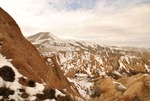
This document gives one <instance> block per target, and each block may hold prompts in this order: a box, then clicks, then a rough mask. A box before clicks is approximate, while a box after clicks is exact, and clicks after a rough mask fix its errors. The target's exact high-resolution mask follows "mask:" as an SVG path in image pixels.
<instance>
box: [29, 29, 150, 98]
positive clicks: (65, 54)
mask: <svg viewBox="0 0 150 101" xmlns="http://www.w3.org/2000/svg"><path fill="white" fill-rule="evenodd" d="M27 39H28V40H29V41H30V42H31V43H32V44H33V45H35V46H36V48H37V49H38V50H39V52H40V53H41V55H42V56H43V58H44V59H45V61H47V64H49V65H50V66H53V65H54V64H53V63H52V60H53V58H52V57H54V56H55V59H56V60H58V63H59V64H60V65H61V69H62V70H63V71H64V74H65V75H66V77H67V78H68V80H69V81H70V82H72V83H73V84H74V85H75V86H76V87H77V89H78V91H79V93H80V94H81V95H83V96H84V97H85V98H86V100H92V101H93V100H94V101H104V99H105V101H149V100H150V75H149V74H150V49H148V48H134V47H116V46H106V45H101V44H97V43H91V42H85V41H75V40H62V39H59V38H58V37H56V36H54V35H53V34H51V33H49V32H41V33H38V34H35V35H33V36H30V37H28V38H27Z"/></svg>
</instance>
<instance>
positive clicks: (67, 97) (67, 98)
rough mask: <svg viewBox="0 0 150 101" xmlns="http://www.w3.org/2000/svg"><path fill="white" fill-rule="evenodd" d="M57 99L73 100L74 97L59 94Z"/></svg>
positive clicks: (62, 100)
mask: <svg viewBox="0 0 150 101" xmlns="http://www.w3.org/2000/svg"><path fill="white" fill-rule="evenodd" d="M56 101H72V98H71V96H70V95H66V96H60V95H58V98H57V99H56Z"/></svg>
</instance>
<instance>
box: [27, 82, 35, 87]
mask: <svg viewBox="0 0 150 101" xmlns="http://www.w3.org/2000/svg"><path fill="white" fill-rule="evenodd" d="M28 86H29V87H35V86H36V84H35V82H34V81H33V80H29V82H28Z"/></svg>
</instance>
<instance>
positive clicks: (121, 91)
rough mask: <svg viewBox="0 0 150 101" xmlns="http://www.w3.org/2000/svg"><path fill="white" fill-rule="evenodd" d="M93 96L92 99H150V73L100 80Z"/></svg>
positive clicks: (123, 100)
mask: <svg viewBox="0 0 150 101" xmlns="http://www.w3.org/2000/svg"><path fill="white" fill-rule="evenodd" d="M92 96H93V99H92V101H104V100H106V101H149V99H150V75H143V74H137V75H134V76H131V77H129V78H121V79H119V80H114V79H112V78H106V79H103V80H99V81H97V82H96V83H95V88H94V89H93V95H92Z"/></svg>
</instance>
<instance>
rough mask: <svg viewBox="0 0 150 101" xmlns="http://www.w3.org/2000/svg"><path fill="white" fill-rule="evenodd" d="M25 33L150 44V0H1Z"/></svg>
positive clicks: (120, 43) (96, 40)
mask: <svg viewBox="0 0 150 101" xmlns="http://www.w3.org/2000/svg"><path fill="white" fill-rule="evenodd" d="M0 6H1V7H2V8H3V9H5V10H6V11H7V12H8V13H9V14H10V15H11V16H12V17H13V18H14V19H15V20H16V21H17V23H18V24H19V26H20V27H21V30H22V32H23V34H24V35H25V36H29V35H33V34H36V33H38V32H43V31H44V32H51V33H53V34H54V35H56V36H58V37H60V38H69V39H76V40H88V41H93V42H94V41H95V42H98V43H103V44H109V45H121V46H134V47H150V0H0Z"/></svg>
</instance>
